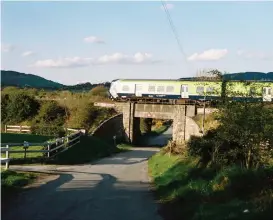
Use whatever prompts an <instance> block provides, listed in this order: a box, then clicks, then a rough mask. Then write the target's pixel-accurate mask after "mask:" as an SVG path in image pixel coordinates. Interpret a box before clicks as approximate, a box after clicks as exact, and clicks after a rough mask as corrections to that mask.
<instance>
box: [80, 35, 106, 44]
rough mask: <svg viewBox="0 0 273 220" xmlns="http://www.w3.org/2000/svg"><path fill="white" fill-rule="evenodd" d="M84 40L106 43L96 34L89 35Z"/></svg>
mask: <svg viewBox="0 0 273 220" xmlns="http://www.w3.org/2000/svg"><path fill="white" fill-rule="evenodd" d="M83 40H84V42H86V43H97V44H104V43H105V41H104V40H102V39H100V38H98V37H96V36H89V37H85V38H84V39H83Z"/></svg>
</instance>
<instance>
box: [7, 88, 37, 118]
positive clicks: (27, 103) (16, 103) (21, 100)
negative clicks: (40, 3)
mask: <svg viewBox="0 0 273 220" xmlns="http://www.w3.org/2000/svg"><path fill="white" fill-rule="evenodd" d="M3 100H4V103H3V104H4V105H3V113H4V115H3V116H4V117H5V118H2V120H3V122H4V123H7V122H9V123H19V122H21V121H24V120H27V119H29V118H31V117H34V116H35V115H36V114H37V112H38V110H39V107H40V104H39V102H38V101H37V100H36V99H34V98H33V97H31V96H29V95H27V94H25V92H20V91H18V92H14V93H11V94H9V95H4V99H3Z"/></svg>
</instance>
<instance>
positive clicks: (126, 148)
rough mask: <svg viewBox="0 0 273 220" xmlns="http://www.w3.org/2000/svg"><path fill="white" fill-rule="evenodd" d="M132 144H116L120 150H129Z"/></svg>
mask: <svg viewBox="0 0 273 220" xmlns="http://www.w3.org/2000/svg"><path fill="white" fill-rule="evenodd" d="M132 147H133V146H132V145H130V144H118V145H117V148H118V151H120V152H126V151H129V150H130V149H131V148H132Z"/></svg>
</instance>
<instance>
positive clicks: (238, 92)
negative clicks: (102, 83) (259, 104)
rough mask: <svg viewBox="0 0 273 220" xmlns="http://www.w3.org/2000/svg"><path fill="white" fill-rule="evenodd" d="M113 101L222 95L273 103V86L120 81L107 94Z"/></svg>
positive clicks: (233, 83)
mask: <svg viewBox="0 0 273 220" xmlns="http://www.w3.org/2000/svg"><path fill="white" fill-rule="evenodd" d="M109 92H110V94H111V97H112V98H113V99H115V100H117V101H118V100H128V99H134V100H143V99H152V100H155V99H156V100H169V101H170V102H171V101H173V100H175V101H178V100H196V101H198V100H204V99H205V100H218V99H220V98H221V97H222V96H223V95H225V96H227V97H230V98H233V99H234V100H241V99H242V98H246V97H248V98H249V99H250V100H262V101H269V102H271V101H272V98H273V94H272V92H273V82H272V81H270V82H263V81H247V82H244V81H228V82H222V81H198V80H149V79H120V80H114V81H112V83H111V86H110V90H109Z"/></svg>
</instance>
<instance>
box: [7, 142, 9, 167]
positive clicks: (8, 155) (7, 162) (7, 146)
mask: <svg viewBox="0 0 273 220" xmlns="http://www.w3.org/2000/svg"><path fill="white" fill-rule="evenodd" d="M6 147H7V151H6V159H9V145H7V146H6ZM8 168H9V160H7V161H6V170H7V169H8Z"/></svg>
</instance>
